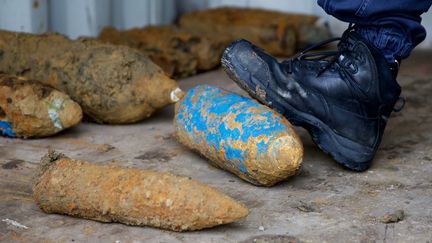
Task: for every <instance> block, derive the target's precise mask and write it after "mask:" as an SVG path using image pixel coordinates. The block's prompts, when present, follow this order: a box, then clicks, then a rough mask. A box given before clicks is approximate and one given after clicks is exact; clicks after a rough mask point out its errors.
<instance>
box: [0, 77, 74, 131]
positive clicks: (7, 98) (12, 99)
mask: <svg viewBox="0 0 432 243" xmlns="http://www.w3.org/2000/svg"><path fill="white" fill-rule="evenodd" d="M82 116H83V114H82V110H81V107H80V106H79V105H78V104H77V103H75V102H74V101H73V100H72V99H71V98H70V97H69V96H68V95H66V94H64V93H62V92H60V91H58V90H55V89H53V88H51V87H49V86H46V85H43V84H40V83H38V82H37V81H34V80H28V79H26V78H23V77H16V76H11V75H6V74H0V135H3V136H8V137H22V138H30V137H45V136H50V135H54V134H56V133H58V132H60V131H63V130H65V129H67V128H70V127H72V126H75V125H77V124H78V123H79V122H80V121H81V119H82Z"/></svg>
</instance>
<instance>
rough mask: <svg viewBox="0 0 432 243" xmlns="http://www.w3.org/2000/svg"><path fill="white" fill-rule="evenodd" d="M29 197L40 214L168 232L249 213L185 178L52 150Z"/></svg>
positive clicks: (196, 228) (220, 194)
mask: <svg viewBox="0 0 432 243" xmlns="http://www.w3.org/2000/svg"><path fill="white" fill-rule="evenodd" d="M34 199H35V201H36V203H37V204H38V205H39V207H40V208H41V209H42V210H43V211H44V212H46V213H60V214H67V215H70V216H75V217H82V218H87V219H93V220H97V221H102V222H120V223H124V224H128V225H139V226H152V227H158V228H163V229H169V230H174V231H187V230H199V229H203V228H209V227H213V226H216V225H220V224H227V223H231V222H234V221H237V220H240V219H243V218H245V217H246V216H247V215H248V213H249V210H248V209H247V208H246V207H245V206H244V205H242V204H241V203H238V202H236V201H235V200H234V199H232V198H230V197H228V196H226V195H224V194H223V193H221V192H219V191H218V190H216V189H213V188H211V187H209V186H207V185H205V184H202V183H200V182H198V181H195V180H192V179H190V178H188V177H182V176H176V175H173V174H170V173H159V172H153V171H145V170H139V169H131V168H120V167H115V166H105V165H97V164H92V163H89V162H85V161H80V160H74V159H69V158H67V157H65V156H64V155H61V154H57V153H54V152H50V153H49V154H47V155H46V156H45V157H44V158H43V159H42V161H41V167H40V172H39V175H38V176H37V181H36V184H35V186H34Z"/></svg>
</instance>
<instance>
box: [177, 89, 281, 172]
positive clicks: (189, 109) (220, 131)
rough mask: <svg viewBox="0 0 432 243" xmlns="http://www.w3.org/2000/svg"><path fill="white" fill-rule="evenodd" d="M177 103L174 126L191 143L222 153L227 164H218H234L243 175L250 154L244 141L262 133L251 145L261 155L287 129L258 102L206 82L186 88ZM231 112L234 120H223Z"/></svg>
mask: <svg viewBox="0 0 432 243" xmlns="http://www.w3.org/2000/svg"><path fill="white" fill-rule="evenodd" d="M178 105H179V110H178V112H177V114H176V126H177V127H178V128H177V129H181V130H183V131H185V132H186V134H187V136H189V137H191V141H193V143H195V144H197V145H202V144H206V145H208V146H211V147H213V148H214V149H215V150H216V151H217V152H221V153H223V156H224V158H225V159H226V160H227V163H231V164H226V165H221V166H222V167H224V168H233V167H234V168H237V169H238V170H239V171H241V173H244V174H248V173H249V172H248V168H247V166H246V165H245V163H244V162H245V160H246V159H248V156H250V155H249V150H248V149H247V148H248V147H250V146H251V145H250V143H248V141H249V140H250V139H251V138H256V137H258V136H262V137H263V140H261V141H260V142H258V143H256V144H254V146H256V148H255V150H256V151H258V154H257V156H260V155H262V156H264V155H265V154H267V153H269V152H270V151H268V150H269V143H268V141H272V138H273V137H276V136H278V135H279V134H280V133H284V134H286V131H287V129H288V127H287V125H286V123H284V122H281V119H283V118H282V117H281V116H276V115H275V113H274V112H272V111H271V110H270V109H269V108H266V107H264V106H262V105H261V104H259V103H258V102H256V101H254V100H252V99H250V98H246V97H243V96H241V95H237V94H233V93H228V92H225V91H223V90H221V89H218V88H215V87H210V86H207V85H203V86H197V87H195V88H193V89H191V90H189V92H188V93H187V94H186V96H185V97H184V98H183V99H182V100H181V101H180V103H179V104H178ZM233 115H234V117H233V118H234V119H232V118H231V119H225V118H227V117H228V116H230V117H232V116H233ZM233 124H235V125H233ZM264 138H266V139H264ZM234 144H236V145H237V146H234Z"/></svg>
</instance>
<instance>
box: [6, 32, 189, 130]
mask: <svg viewBox="0 0 432 243" xmlns="http://www.w3.org/2000/svg"><path fill="white" fill-rule="evenodd" d="M0 72H3V73H8V74H15V75H22V76H25V77H27V78H31V79H36V80H40V81H41V82H43V83H44V84H47V85H50V86H52V87H54V88H56V89H58V90H60V91H63V92H65V93H66V94H68V95H69V96H70V97H71V98H72V99H73V100H74V101H76V102H77V103H78V104H80V106H81V107H82V109H83V111H84V113H85V114H86V115H87V116H89V117H91V118H92V119H93V120H94V121H96V122H100V123H113V124H121V123H131V122H136V121H139V120H142V119H145V118H147V117H149V116H151V114H153V113H154V112H155V111H156V110H157V109H159V108H162V107H164V106H166V105H168V104H171V103H174V102H176V101H177V100H178V98H180V97H179V96H181V93H182V92H181V91H180V89H179V88H178V85H177V83H176V82H175V81H174V80H172V79H170V78H169V77H168V76H166V75H165V74H164V72H163V71H162V69H160V68H159V67H158V66H157V65H156V64H154V63H153V62H152V61H151V60H150V59H149V58H148V57H146V56H144V55H142V54H141V53H140V52H139V51H137V50H134V49H132V48H128V47H124V46H115V45H110V44H104V43H100V42H98V41H95V40H85V39H82V40H76V41H72V40H69V39H68V38H66V37H64V36H62V35H58V34H43V35H33V34H26V33H15V32H8V31H0Z"/></svg>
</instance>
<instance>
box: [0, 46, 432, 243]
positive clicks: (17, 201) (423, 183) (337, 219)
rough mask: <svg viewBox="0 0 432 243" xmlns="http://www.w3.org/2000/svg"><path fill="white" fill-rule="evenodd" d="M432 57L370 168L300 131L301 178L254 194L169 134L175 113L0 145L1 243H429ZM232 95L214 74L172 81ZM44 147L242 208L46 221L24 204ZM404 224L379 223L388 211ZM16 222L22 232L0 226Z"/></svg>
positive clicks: (407, 73) (424, 58)
mask: <svg viewBox="0 0 432 243" xmlns="http://www.w3.org/2000/svg"><path fill="white" fill-rule="evenodd" d="M431 58H432V52H422V53H420V52H417V53H416V54H415V55H414V56H413V57H412V58H411V59H410V60H408V61H406V62H405V63H404V65H403V69H402V70H401V73H400V76H399V80H400V83H401V85H402V86H403V92H404V95H405V96H406V97H407V105H406V107H405V109H404V110H403V112H401V113H397V114H393V118H392V119H391V120H390V122H389V124H388V127H387V132H386V135H385V136H384V140H383V142H382V145H381V148H380V150H379V151H378V154H377V155H376V159H375V163H374V166H373V167H372V168H371V169H370V170H369V171H367V172H365V173H353V172H349V171H346V170H344V169H343V168H341V167H340V166H338V165H337V164H336V163H335V162H333V161H332V160H331V158H329V157H328V156H326V155H325V154H323V153H322V152H320V150H319V149H318V148H317V147H316V146H315V145H314V144H313V143H312V142H311V140H310V139H309V137H308V135H307V133H305V131H303V130H302V129H298V132H299V133H300V135H301V137H302V139H303V141H304V146H305V157H304V162H303V167H302V169H301V171H300V172H299V174H298V175H297V176H295V177H293V178H291V179H289V180H288V181H286V182H283V183H281V184H278V185H277V186H275V187H273V188H262V187H255V186H253V185H251V184H249V183H247V182H244V181H242V180H240V179H239V178H237V177H235V176H233V175H231V174H229V173H227V172H224V171H221V170H219V169H216V168H214V167H212V166H210V165H209V164H208V163H207V162H206V160H205V159H203V158H201V157H199V156H198V155H196V154H194V153H192V152H190V151H189V150H187V149H185V148H183V147H182V146H181V145H179V144H178V143H177V142H176V141H175V140H174V139H173V137H172V135H171V134H172V132H173V127H172V125H171V124H172V117H173V107H167V108H166V109H164V110H162V111H160V112H159V113H158V114H156V115H155V116H154V117H152V118H151V119H149V120H146V121H143V122H141V123H138V124H133V125H124V126H102V125H97V124H92V123H83V124H81V125H79V126H78V127H76V128H74V129H71V130H69V131H66V132H64V133H62V134H59V135H58V136H55V137H51V138H47V139H38V140H20V139H6V138H0V241H1V242H20V241H22V242H145V241H148V242H239V241H245V242H254V239H255V242H260V240H263V241H264V242H288V241H292V242H297V241H300V242H432V150H431V148H432V106H431V103H432V96H431V94H432V62H431V61H430V59H431ZM201 83H208V84H212V85H217V86H221V87H223V88H225V89H229V90H235V91H239V92H240V89H239V88H237V86H236V85H234V84H233V83H232V82H230V81H229V79H228V78H227V77H226V76H225V75H224V74H223V72H222V71H221V70H218V71H214V72H209V73H205V74H201V75H198V76H195V77H191V78H188V79H185V80H182V81H180V84H181V86H182V87H183V88H184V89H187V88H190V87H192V86H194V85H196V84H201ZM48 148H53V149H55V150H58V151H60V152H63V153H65V154H66V155H68V156H69V157H73V158H79V159H85V160H88V161H94V162H98V163H109V164H116V165H119V166H130V167H138V168H144V169H152V170H159V171H170V172H173V173H176V174H180V175H184V176H190V177H192V178H194V179H196V180H199V181H202V182H205V183H208V184H209V185H211V186H213V187H216V188H219V189H220V190H221V191H223V192H225V193H227V194H228V195H230V196H232V197H234V198H236V199H238V200H239V201H241V202H243V203H245V204H246V205H247V206H248V207H249V208H250V209H251V214H250V215H249V217H248V218H247V219H246V220H244V221H242V222H239V223H234V224H231V225H225V226H221V227H216V228H214V229H210V230H204V231H200V232H192V233H173V232H169V231H164V230H158V229H153V228H145V227H143V228H142V227H130V226H125V225H121V224H106V223H105V224H104V223H98V222H94V221H90V220H83V219H78V218H72V217H67V216H61V215H47V214H45V213H43V212H41V211H40V210H39V208H38V207H37V206H36V205H35V203H34V202H33V201H32V197H31V194H32V192H31V177H32V174H33V172H34V170H35V168H36V166H37V164H38V160H39V159H40V157H41V156H42V155H43V154H44V153H46V151H47V149H48ZM396 210H403V211H404V212H405V218H404V219H403V220H402V221H400V222H398V223H392V224H385V223H382V222H381V220H382V217H383V216H384V215H385V214H386V213H392V212H395V211H396ZM5 219H11V220H15V221H17V222H19V223H21V224H23V225H25V226H27V227H28V228H27V229H24V228H19V227H16V226H13V225H10V224H7V223H6V222H3V221H2V220H5Z"/></svg>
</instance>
